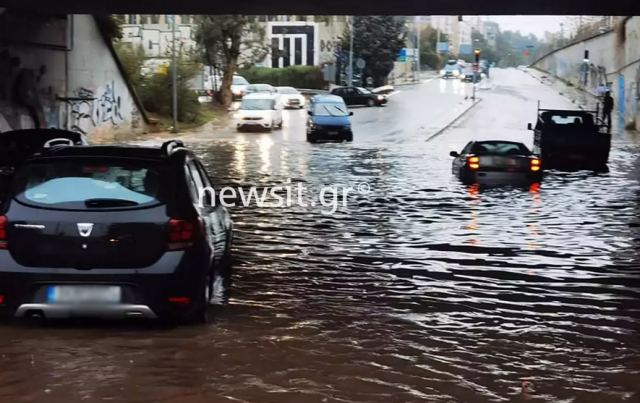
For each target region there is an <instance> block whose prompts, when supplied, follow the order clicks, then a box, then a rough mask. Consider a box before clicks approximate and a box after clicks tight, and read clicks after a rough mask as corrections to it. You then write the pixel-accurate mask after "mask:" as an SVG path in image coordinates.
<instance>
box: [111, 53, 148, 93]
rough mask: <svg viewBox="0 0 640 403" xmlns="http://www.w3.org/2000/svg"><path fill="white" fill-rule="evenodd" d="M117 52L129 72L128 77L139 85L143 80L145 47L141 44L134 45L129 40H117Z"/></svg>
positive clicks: (135, 85)
mask: <svg viewBox="0 0 640 403" xmlns="http://www.w3.org/2000/svg"><path fill="white" fill-rule="evenodd" d="M114 47H115V50H116V53H117V54H118V59H120V62H121V63H122V67H124V70H125V72H126V73H127V77H129V80H130V81H131V83H132V84H133V85H134V87H137V86H139V85H140V84H141V82H142V79H143V77H142V66H144V60H145V55H144V47H143V46H142V45H141V44H139V45H138V46H134V45H133V44H132V43H128V42H116V43H115V44H114Z"/></svg>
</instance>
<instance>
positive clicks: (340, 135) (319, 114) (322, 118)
mask: <svg viewBox="0 0 640 403" xmlns="http://www.w3.org/2000/svg"><path fill="white" fill-rule="evenodd" d="M308 114H309V118H308V119H307V141H308V142H310V143H315V142H316V141H318V140H329V141H353V132H352V130H351V119H350V117H351V116H352V115H353V112H349V110H348V109H347V105H346V104H345V102H344V101H343V100H342V98H340V97H339V96H336V95H316V96H315V97H313V98H312V99H311V102H310V103H309V111H308Z"/></svg>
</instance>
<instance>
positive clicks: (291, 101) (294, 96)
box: [276, 87, 306, 109]
mask: <svg viewBox="0 0 640 403" xmlns="http://www.w3.org/2000/svg"><path fill="white" fill-rule="evenodd" d="M276 90H277V91H278V94H280V97H281V100H282V103H283V104H284V107H285V108H298V109H302V108H304V105H305V103H306V99H305V97H304V95H302V94H301V93H300V91H298V90H297V89H295V88H293V87H276Z"/></svg>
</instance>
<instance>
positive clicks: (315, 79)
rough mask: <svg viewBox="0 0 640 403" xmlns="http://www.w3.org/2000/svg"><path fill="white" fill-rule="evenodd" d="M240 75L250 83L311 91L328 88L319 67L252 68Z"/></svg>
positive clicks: (244, 70)
mask: <svg viewBox="0 0 640 403" xmlns="http://www.w3.org/2000/svg"><path fill="white" fill-rule="evenodd" d="M238 74H239V75H241V76H243V77H244V78H246V79H247V80H248V81H249V82H250V83H260V84H271V85H273V86H289V87H295V88H309V89H323V88H325V87H326V82H325V81H324V74H323V73H322V70H321V69H320V68H319V67H317V66H289V67H284V68H270V67H250V68H248V69H243V70H240V71H239V72H238Z"/></svg>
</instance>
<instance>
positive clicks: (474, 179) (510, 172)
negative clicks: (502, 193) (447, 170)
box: [450, 140, 542, 185]
mask: <svg viewBox="0 0 640 403" xmlns="http://www.w3.org/2000/svg"><path fill="white" fill-rule="evenodd" d="M450 155H451V156H452V157H454V160H453V164H452V172H453V174H454V175H456V176H458V178H459V179H460V180H461V181H462V183H465V184H472V183H479V184H487V185H493V184H514V185H520V184H531V183H535V182H540V181H541V179H542V163H541V161H540V159H539V158H538V157H536V156H535V155H533V154H532V153H531V151H530V150H529V149H528V148H527V146H525V145H524V144H522V143H517V142H513V141H502V140H489V141H470V142H469V143H467V145H466V146H465V147H464V148H463V149H462V151H461V152H459V153H458V152H456V151H451V153H450Z"/></svg>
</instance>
